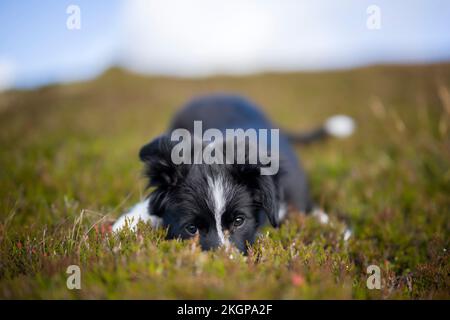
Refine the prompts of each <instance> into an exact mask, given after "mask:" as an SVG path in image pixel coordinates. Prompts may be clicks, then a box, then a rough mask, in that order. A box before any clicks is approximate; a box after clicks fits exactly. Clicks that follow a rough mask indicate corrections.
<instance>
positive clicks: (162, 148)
mask: <svg viewBox="0 0 450 320" xmlns="http://www.w3.org/2000/svg"><path fill="white" fill-rule="evenodd" d="M174 144H175V142H173V141H171V140H170V139H169V137H168V136H166V135H162V136H159V137H158V138H156V139H154V140H153V141H151V142H150V143H148V144H146V145H145V146H143V147H142V148H141V151H140V152H139V157H140V159H141V161H142V162H144V164H145V174H146V175H147V177H148V179H149V187H162V188H166V187H172V186H175V185H176V184H177V183H179V182H180V181H181V180H182V179H183V178H184V176H185V174H186V172H185V170H186V165H183V164H181V165H177V164H175V163H173V161H172V158H171V153H172V148H173V146H174Z"/></svg>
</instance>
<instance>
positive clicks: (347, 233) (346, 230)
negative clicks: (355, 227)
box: [343, 229, 352, 242]
mask: <svg viewBox="0 0 450 320" xmlns="http://www.w3.org/2000/svg"><path fill="white" fill-rule="evenodd" d="M351 236H352V231H351V230H350V229H345V232H344V235H343V238H344V241H345V242H347V241H348V239H350V237H351Z"/></svg>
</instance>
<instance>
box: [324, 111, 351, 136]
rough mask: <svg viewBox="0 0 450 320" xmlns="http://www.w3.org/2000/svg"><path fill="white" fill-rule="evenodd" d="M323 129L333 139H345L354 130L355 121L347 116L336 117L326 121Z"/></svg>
mask: <svg viewBox="0 0 450 320" xmlns="http://www.w3.org/2000/svg"><path fill="white" fill-rule="evenodd" d="M324 128H325V131H326V132H327V133H328V134H329V135H331V136H333V137H337V138H345V137H348V136H350V135H351V134H352V133H353V131H354V130H355V121H354V120H353V119H352V118H351V117H349V116H345V115H336V116H332V117H330V118H328V119H327V121H326V122H325V125H324Z"/></svg>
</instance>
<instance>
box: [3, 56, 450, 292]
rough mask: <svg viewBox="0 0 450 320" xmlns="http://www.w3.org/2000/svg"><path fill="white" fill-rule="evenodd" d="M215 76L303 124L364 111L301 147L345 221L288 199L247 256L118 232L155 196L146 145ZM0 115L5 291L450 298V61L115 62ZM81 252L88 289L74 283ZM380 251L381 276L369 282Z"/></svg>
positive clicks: (281, 117) (315, 186) (317, 183)
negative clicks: (307, 68) (341, 136)
mask: <svg viewBox="0 0 450 320" xmlns="http://www.w3.org/2000/svg"><path fill="white" fill-rule="evenodd" d="M217 91H226V92H236V93H240V94H243V95H245V96H247V97H249V98H250V99H252V100H254V101H255V102H257V103H259V104H260V105H261V106H262V107H263V108H264V110H265V111H266V113H267V114H269V115H270V116H271V117H272V118H273V119H274V120H275V121H276V122H277V123H279V124H280V125H281V126H283V127H286V128H289V129H292V130H300V129H308V128H311V127H312V126H314V125H316V124H319V123H320V122H321V121H323V120H324V119H326V117H328V116H330V115H332V114H335V113H345V114H349V115H351V116H353V117H354V118H355V119H356V121H357V124H358V129H357V132H356V134H355V135H354V136H352V137H351V138H348V139H346V140H329V141H327V142H325V143H319V144H317V145H313V146H308V147H304V148H299V149H298V152H299V153H301V158H302V162H303V164H304V166H305V167H306V170H307V172H308V173H309V176H310V180H311V186H312V192H313V195H314V199H315V200H316V201H317V202H318V203H319V204H320V205H321V206H322V207H323V208H324V209H325V210H326V211H327V212H328V213H329V214H330V216H331V218H332V221H333V224H332V225H329V226H322V225H320V224H319V223H318V222H317V221H315V219H313V218H310V217H305V216H303V215H300V214H298V213H295V212H294V213H291V217H290V218H289V220H288V221H287V222H286V223H285V224H284V225H283V226H282V227H281V228H280V229H277V230H275V229H272V228H267V229H264V230H263V231H262V236H261V237H260V238H259V239H258V241H257V243H256V244H255V245H254V246H253V247H252V248H251V249H250V252H249V255H248V256H247V257H244V256H241V255H239V254H238V253H236V252H233V251H231V252H225V251H224V250H219V251H216V252H207V253H205V252H201V251H200V249H199V247H198V245H197V244H196V243H195V242H194V241H189V242H180V241H166V240H164V231H161V230H152V229H151V228H150V227H148V226H146V225H143V224H141V226H140V229H139V232H138V233H136V234H132V233H129V232H123V233H121V234H120V235H117V236H111V235H110V234H108V225H109V223H110V222H111V221H113V220H114V219H115V218H117V217H118V216H119V215H120V214H121V213H122V212H123V211H124V210H126V209H127V208H128V207H130V206H131V205H133V204H134V203H135V202H136V201H138V200H139V199H141V198H142V197H143V196H144V185H145V181H144V180H143V178H142V167H141V163H140V162H139V161H138V156H137V153H138V150H139V148H140V147H141V146H142V145H143V144H144V143H145V142H147V141H149V140H150V139H151V138H153V137H154V136H156V135H158V134H160V133H161V132H162V131H163V130H164V129H165V127H166V125H167V124H168V121H169V119H170V117H171V115H172V114H173V112H174V111H175V110H176V109H177V108H178V107H179V106H180V105H181V104H183V103H184V102H185V101H186V100H188V99H189V98H191V97H192V96H194V95H198V94H202V93H209V92H217ZM0 127H1V130H0V147H1V148H0V298H3V299H11V298H26V299H28V298H45V299H48V298H50V299H53V298H64V299H66V298H69V299H72V298H81V299H86V298H89V299H90V298H101V299H103V298H198V299H202V298H232V299H240V298H249V299H253V298H275V299H297V298H302V299H303V298H306V299H311V298H337V299H349V298H356V299H367V298H371V299H379V298H389V299H410V298H414V299H417V298H419V299H429V298H447V299H448V298H450V276H449V274H450V256H449V252H448V250H449V234H450V232H449V231H450V219H449V218H450V65H433V66H402V67H399V66H388V67H382V66H380V67H371V68H363V69H358V70H351V71H341V72H327V73H291V74H267V75H256V76H248V77H215V78H209V79H197V80H188V79H170V78H159V77H153V78H151V77H142V76H137V75H132V74H128V73H126V72H123V71H121V70H118V69H113V70H109V71H108V72H106V73H105V74H103V75H102V76H101V77H99V78H98V79H96V80H93V81H89V82H84V83H77V84H70V85H55V86H49V87H45V88H41V89H37V90H33V91H9V92H4V93H2V94H0ZM342 221H346V223H347V224H348V225H349V226H351V228H352V229H353V237H352V238H351V239H350V240H349V242H347V243H346V242H344V241H343V240H342V237H341V225H342ZM71 264H77V265H79V266H80V268H81V279H82V280H81V283H82V289H81V290H68V289H67V287H66V279H67V276H68V275H67V274H66V268H67V266H69V265H71ZM372 264H374V265H378V266H379V267H380V269H381V276H382V288H381V290H369V289H367V287H366V280H367V277H368V275H367V274H366V268H367V266H369V265H372Z"/></svg>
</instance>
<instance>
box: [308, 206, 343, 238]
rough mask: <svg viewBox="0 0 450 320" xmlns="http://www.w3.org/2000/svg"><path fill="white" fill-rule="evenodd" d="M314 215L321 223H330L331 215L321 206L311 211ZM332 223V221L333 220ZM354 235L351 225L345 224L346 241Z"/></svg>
mask: <svg viewBox="0 0 450 320" xmlns="http://www.w3.org/2000/svg"><path fill="white" fill-rule="evenodd" d="M311 214H312V215H313V217H315V218H316V219H317V220H318V221H319V222H320V223H321V224H329V223H330V217H329V216H328V214H327V213H326V212H325V211H323V210H322V209H320V208H317V207H316V208H314V209H313V211H312V212H311ZM331 223H332V222H331ZM351 236H352V230H350V228H349V227H347V226H345V228H344V231H343V232H342V238H343V239H344V241H345V242H347V241H348V240H349V239H350V237H351Z"/></svg>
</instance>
